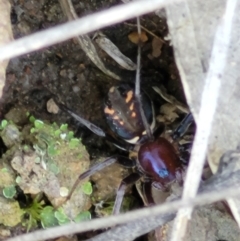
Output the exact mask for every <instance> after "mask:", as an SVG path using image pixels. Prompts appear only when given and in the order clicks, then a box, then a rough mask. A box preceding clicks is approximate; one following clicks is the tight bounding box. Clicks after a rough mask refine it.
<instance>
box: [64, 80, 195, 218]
mask: <svg viewBox="0 0 240 241" xmlns="http://www.w3.org/2000/svg"><path fill="white" fill-rule="evenodd" d="M140 100H141V102H139V101H138V99H137V98H136V95H135V91H134V87H132V86H131V85H129V84H124V83H123V84H120V85H118V86H114V87H111V88H110V90H109V92H108V96H107V98H106V100H105V104H104V113H105V116H106V120H107V123H108V125H109V127H110V129H111V130H112V132H113V133H115V135H116V136H118V137H119V138H121V139H124V140H125V141H126V142H127V143H126V146H125V147H122V146H121V145H122V143H121V144H120V145H119V142H118V140H116V139H115V138H113V137H112V136H110V135H108V134H106V133H105V132H104V131H103V130H102V129H100V128H99V127H97V126H95V125H94V124H92V123H90V122H88V121H87V120H85V119H82V118H81V117H79V116H77V115H76V114H75V113H73V112H72V111H70V110H69V109H67V108H66V107H65V106H63V105H60V106H61V107H63V109H65V110H66V111H67V112H68V113H69V114H71V115H72V116H73V117H74V118H76V119H77V120H79V121H80V122H81V123H82V124H84V125H85V126H86V127H88V128H89V129H90V130H91V131H93V132H94V133H95V134H97V135H100V136H105V137H106V138H107V140H109V141H110V142H112V143H113V144H115V145H116V146H117V147H120V148H121V149H123V150H127V151H130V152H131V153H134V152H135V154H136V157H135V158H133V159H134V161H136V166H137V172H133V173H132V174H130V175H129V176H127V177H126V178H124V179H123V180H122V182H121V184H120V186H119V188H118V191H117V197H116V201H115V205H114V210H113V213H114V214H116V213H118V212H119V210H120V207H121V203H122V200H123V196H124V192H125V189H126V186H127V185H129V184H132V183H135V182H136V181H138V180H139V179H141V178H142V177H145V180H148V184H149V182H150V183H152V184H153V186H155V187H156V188H158V189H161V190H166V189H167V188H168V186H169V185H170V184H171V183H172V182H174V181H177V182H179V183H181V182H182V174H181V173H182V170H183V169H182V162H181V161H180V158H179V153H178V151H177V150H176V147H175V145H173V143H171V142H173V138H168V139H169V140H170V141H169V140H167V139H166V138H165V137H160V136H159V130H160V134H161V133H162V132H163V130H164V128H163V126H162V125H160V126H156V122H155V114H154V108H153V105H152V101H151V100H150V98H149V97H148V95H147V94H146V93H144V92H142V93H141V98H140ZM141 108H142V112H143V115H144V116H145V117H146V118H145V121H146V122H145V123H144V118H142V117H143V116H142V114H141ZM192 121H193V120H192V116H191V114H188V115H187V117H186V118H185V119H184V120H183V122H182V123H181V124H180V126H179V128H177V129H176V131H175V132H173V135H172V136H174V138H175V139H176V138H177V137H180V136H181V135H182V134H183V132H185V131H186V129H187V128H188V126H189V125H190V123H192ZM146 125H148V126H149V129H150V134H151V133H157V137H154V136H153V135H151V136H149V135H148V133H147V131H146ZM122 159H125V160H126V157H122V156H113V157H110V158H108V159H106V160H105V161H103V162H102V163H99V164H96V165H95V166H93V167H91V168H90V169H89V170H88V171H86V172H85V173H83V174H81V175H80V176H79V178H78V180H77V181H76V183H75V184H74V186H73V188H72V190H71V192H70V194H69V198H70V197H71V195H72V192H73V191H74V189H75V187H76V186H77V185H78V183H79V182H80V181H82V180H83V179H85V178H87V177H89V176H91V175H92V174H94V173H95V172H97V171H99V170H101V169H103V168H105V167H106V166H109V165H111V164H113V163H114V162H117V161H121V160H122ZM127 161H128V162H132V161H133V160H131V159H127ZM148 186H149V185H148ZM145 193H149V192H148V191H145ZM146 199H147V200H149V203H152V201H151V200H152V197H146Z"/></svg>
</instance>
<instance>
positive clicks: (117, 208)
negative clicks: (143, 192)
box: [112, 173, 141, 215]
mask: <svg viewBox="0 0 240 241" xmlns="http://www.w3.org/2000/svg"><path fill="white" fill-rule="evenodd" d="M140 178H141V175H140V174H138V173H131V174H130V175H129V176H127V177H125V178H124V179H123V180H122V181H121V184H120V185H119V187H118V190H117V197H116V200H115V203H114V207H113V211H112V214H113V215H115V214H119V213H120V208H121V205H122V202H123V197H124V194H125V191H126V188H127V186H128V185H130V184H133V183H135V182H136V181H138V180H139V179H140Z"/></svg>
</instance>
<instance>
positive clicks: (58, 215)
mask: <svg viewBox="0 0 240 241" xmlns="http://www.w3.org/2000/svg"><path fill="white" fill-rule="evenodd" d="M54 216H55V218H56V219H57V220H58V223H59V224H64V223H68V222H69V221H70V220H69V218H68V217H67V215H66V214H65V213H64V211H63V209H62V208H59V209H58V210H57V211H55V212H54Z"/></svg>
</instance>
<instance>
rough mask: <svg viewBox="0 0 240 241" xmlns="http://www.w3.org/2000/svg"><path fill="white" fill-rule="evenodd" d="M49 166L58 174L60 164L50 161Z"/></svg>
mask: <svg viewBox="0 0 240 241" xmlns="http://www.w3.org/2000/svg"><path fill="white" fill-rule="evenodd" d="M48 168H49V170H50V171H51V172H53V173H54V174H55V175H57V174H58V173H59V168H58V166H57V165H56V164H55V163H53V162H50V163H49V164H48Z"/></svg>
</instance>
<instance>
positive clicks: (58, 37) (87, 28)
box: [0, 0, 180, 60]
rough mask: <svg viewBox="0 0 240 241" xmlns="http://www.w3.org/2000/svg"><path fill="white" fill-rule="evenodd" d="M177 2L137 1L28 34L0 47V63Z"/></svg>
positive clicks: (172, 0) (163, 0)
mask: <svg viewBox="0 0 240 241" xmlns="http://www.w3.org/2000/svg"><path fill="white" fill-rule="evenodd" d="M179 1H180V0H151V1H146V0H138V1H133V2H130V3H126V4H122V5H119V6H116V7H112V8H110V9H108V10H105V11H101V12H98V13H94V14H91V15H89V16H86V17H83V18H81V19H77V20H74V21H72V22H68V23H64V24H61V25H59V26H57V27H53V28H51V29H47V30H43V31H41V32H38V33H35V34H31V35H30V36H27V37H23V38H21V39H18V40H15V41H13V42H11V43H9V44H6V45H4V46H1V47H0V53H1V54H0V60H3V59H8V58H13V57H16V56H19V55H22V54H26V53H30V52H32V51H35V50H39V49H41V48H44V47H48V46H50V45H53V44H56V43H60V42H63V41H65V40H68V39H70V38H73V37H76V36H78V35H82V34H87V33H90V32H92V31H95V30H98V29H100V28H103V27H106V26H110V25H113V24H116V23H119V22H122V21H126V20H128V19H131V18H134V17H136V16H140V15H142V14H146V13H150V12H153V11H155V10H157V9H159V8H162V7H165V6H166V5H168V4H171V3H175V2H179Z"/></svg>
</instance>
